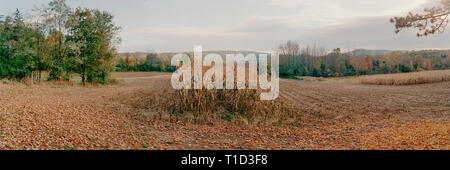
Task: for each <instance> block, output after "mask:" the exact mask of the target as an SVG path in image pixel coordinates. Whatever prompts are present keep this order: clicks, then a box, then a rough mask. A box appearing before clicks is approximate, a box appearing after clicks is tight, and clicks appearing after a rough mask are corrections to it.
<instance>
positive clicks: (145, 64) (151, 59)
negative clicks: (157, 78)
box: [115, 53, 176, 72]
mask: <svg viewBox="0 0 450 170" xmlns="http://www.w3.org/2000/svg"><path fill="white" fill-rule="evenodd" d="M124 55H125V56H124V57H120V59H119V61H118V62H117V64H116V65H115V71H118V72H152V71H156V72H174V71H175V70H176V67H174V66H171V65H170V63H168V62H164V61H162V60H161V58H159V57H158V54H155V53H150V54H147V56H146V57H145V58H142V59H138V58H136V57H131V56H130V54H129V53H126V54H124Z"/></svg>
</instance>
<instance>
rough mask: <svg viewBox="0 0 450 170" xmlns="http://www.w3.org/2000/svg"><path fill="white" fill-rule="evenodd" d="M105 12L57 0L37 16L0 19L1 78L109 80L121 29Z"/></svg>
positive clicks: (99, 81)
mask: <svg viewBox="0 0 450 170" xmlns="http://www.w3.org/2000/svg"><path fill="white" fill-rule="evenodd" d="M113 19H114V17H113V15H111V14H110V13H108V12H106V11H100V10H98V9H88V8H76V9H73V8H71V7H69V6H68V5H67V3H66V1H65V0H53V1H51V2H49V3H48V4H45V5H42V7H36V8H35V9H34V10H33V15H30V16H29V17H24V15H23V14H22V13H21V12H20V11H19V10H16V12H15V13H14V14H12V15H8V16H2V17H1V18H0V79H3V78H7V79H10V80H17V81H23V80H24V79H27V78H31V81H32V82H34V81H41V80H42V79H44V78H43V74H42V73H43V72H47V73H48V76H47V77H46V80H64V81H69V80H70V79H71V78H72V76H73V75H74V74H78V75H79V76H80V77H81V80H82V83H83V85H85V83H86V82H96V83H102V84H103V83H107V82H108V81H109V73H110V72H111V71H113V65H112V60H113V59H114V58H115V56H116V46H117V45H118V43H119V42H120V38H119V37H118V36H117V35H118V31H119V30H120V27H118V26H116V25H115V24H114V21H113Z"/></svg>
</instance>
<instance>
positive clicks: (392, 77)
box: [361, 70, 450, 85]
mask: <svg viewBox="0 0 450 170" xmlns="http://www.w3.org/2000/svg"><path fill="white" fill-rule="evenodd" d="M445 81H450V70H439V71H424V72H414V73H400V74H384V75H374V76H368V77H365V78H363V79H361V83H362V84H375V85H413V84H427V83H438V82H445Z"/></svg>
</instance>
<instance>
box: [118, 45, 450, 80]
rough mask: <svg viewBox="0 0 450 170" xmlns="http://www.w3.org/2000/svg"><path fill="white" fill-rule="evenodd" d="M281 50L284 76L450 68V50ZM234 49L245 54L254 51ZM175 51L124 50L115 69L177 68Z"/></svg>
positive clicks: (287, 47) (284, 47)
mask: <svg viewBox="0 0 450 170" xmlns="http://www.w3.org/2000/svg"><path fill="white" fill-rule="evenodd" d="M278 51H279V53H280V76H281V77H284V78H295V77H297V76H312V77H343V76H358V75H373V74H389V73H406V72H416V71H425V70H443V69H449V68H450V58H449V56H450V50H420V51H392V52H387V51H386V50H382V52H383V53H385V54H380V55H368V54H366V55H361V54H365V53H364V52H361V51H362V50H354V51H351V52H345V53H344V52H342V51H341V49H339V48H336V49H334V50H332V52H327V50H326V49H325V48H323V47H319V46H315V45H313V46H301V45H300V44H298V43H295V42H293V41H288V42H287V43H285V44H283V45H281V46H280V47H279V48H278ZM206 53H211V52H206ZM216 53H225V52H216ZM233 53H243V54H244V55H245V54H246V53H250V52H248V51H246V52H233ZM255 53H256V52H255ZM367 53H370V52H367ZM171 54H172V53H170V54H168V53H161V54H156V53H123V54H120V55H119V56H118V58H117V59H116V60H115V63H116V64H115V70H116V71H118V72H148V71H160V72H173V71H175V69H176V68H175V67H172V66H170V57H171V56H170V55H171ZM187 54H188V55H192V54H189V53H187ZM172 55H174V54H172ZM222 56H225V55H222Z"/></svg>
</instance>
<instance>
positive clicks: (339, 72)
mask: <svg viewBox="0 0 450 170" xmlns="http://www.w3.org/2000/svg"><path fill="white" fill-rule="evenodd" d="M279 52H280V76H282V77H296V76H313V77H342V76H356V75H370V74H387V73H402V72H414V71H423V70H441V69H449V68H450V57H449V56H450V50H424V51H408V52H401V51H394V52H392V53H390V54H386V55H382V56H357V55H356V54H345V53H342V51H341V49H339V48H336V49H334V50H332V52H326V50H325V48H321V47H318V46H315V45H314V46H304V47H301V46H300V45H299V44H298V43H295V42H292V41H288V42H287V43H285V44H283V45H281V46H280V47H279Z"/></svg>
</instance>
